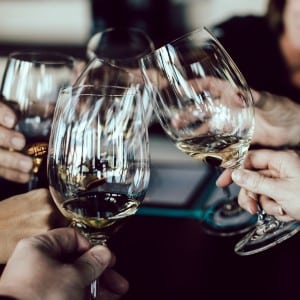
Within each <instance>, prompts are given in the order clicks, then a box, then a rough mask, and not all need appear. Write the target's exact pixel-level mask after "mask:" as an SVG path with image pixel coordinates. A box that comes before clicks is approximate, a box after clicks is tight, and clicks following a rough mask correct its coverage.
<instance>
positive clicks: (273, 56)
mask: <svg viewBox="0 0 300 300" xmlns="http://www.w3.org/2000/svg"><path fill="white" fill-rule="evenodd" d="M212 31H213V33H214V34H215V35H216V37H217V38H218V39H219V41H220V42H221V44H222V45H223V46H224V48H225V49H226V50H227V52H228V53H229V54H230V56H231V57H232V59H233V60H234V62H235V63H236V65H237V66H238V68H239V69H240V71H241V72H242V73H243V75H244V77H245V79H246V81H247V82H248V85H249V86H250V87H251V88H253V89H256V90H258V91H268V92H270V93H273V94H277V95H282V96H286V97H289V98H291V99H292V100H294V101H297V102H299V103H300V89H297V88H295V87H294V86H293V85H292V83H291V82H290V74H289V70H288V68H287V65H286V63H285V61H284V58H283V56H282V54H281V52H280V48H279V44H278V43H279V41H278V37H276V36H275V35H274V33H273V32H272V31H271V30H270V28H269V26H268V23H267V21H266V19H265V18H264V17H260V16H242V17H233V18H231V19H229V20H227V21H225V22H223V23H220V24H218V25H216V26H215V27H214V28H213V29H212Z"/></svg>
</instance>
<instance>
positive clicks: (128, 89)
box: [60, 84, 139, 96]
mask: <svg viewBox="0 0 300 300" xmlns="http://www.w3.org/2000/svg"><path fill="white" fill-rule="evenodd" d="M80 89H95V91H96V93H94V92H87V93H85V94H83V95H99V96H100V95H110V96H122V95H124V91H126V94H127V95H135V94H137V93H138V92H139V90H138V88H137V87H124V86H117V85H93V84H83V85H71V86H67V87H64V88H62V89H61V90H60V93H61V94H65V93H69V92H70V91H71V92H72V93H73V91H75V92H76V91H78V90H80ZM107 89H111V90H113V91H115V92H114V93H111V92H110V93H106V92H101V91H105V90H107ZM117 91H119V92H117ZM121 91H123V92H121Z"/></svg>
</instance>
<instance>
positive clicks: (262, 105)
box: [252, 90, 300, 147]
mask: <svg viewBox="0 0 300 300" xmlns="http://www.w3.org/2000/svg"><path fill="white" fill-rule="evenodd" d="M252 95H253V99H254V104H255V130H254V135H253V139H252V143H253V144H260V145H264V146H269V147H280V146H290V147H297V146H298V145H299V144H300V126H299V116H300V105H299V104H297V103H295V102H293V101H292V100H290V99H289V98H286V97H282V96H277V95H273V94H270V93H267V92H257V91H255V90H252Z"/></svg>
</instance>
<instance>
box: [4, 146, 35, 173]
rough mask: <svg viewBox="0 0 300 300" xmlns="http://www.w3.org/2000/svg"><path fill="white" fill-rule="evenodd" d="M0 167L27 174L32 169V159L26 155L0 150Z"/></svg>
mask: <svg viewBox="0 0 300 300" xmlns="http://www.w3.org/2000/svg"><path fill="white" fill-rule="evenodd" d="M0 166H1V167H3V168H9V169H14V170H16V171H20V172H23V173H28V172H30V171H31V169H32V166H33V162H32V158H31V157H29V156H27V155H24V154H22V153H19V152H14V151H9V150H5V149H1V148H0Z"/></svg>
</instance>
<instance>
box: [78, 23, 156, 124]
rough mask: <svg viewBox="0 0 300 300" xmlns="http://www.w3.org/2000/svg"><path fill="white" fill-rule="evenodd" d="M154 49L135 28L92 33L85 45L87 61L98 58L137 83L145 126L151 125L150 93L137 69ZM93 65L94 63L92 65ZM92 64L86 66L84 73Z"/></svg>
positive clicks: (120, 28)
mask: <svg viewBox="0 0 300 300" xmlns="http://www.w3.org/2000/svg"><path fill="white" fill-rule="evenodd" d="M153 50H154V43H153V41H152V40H151V38H150V37H149V35H148V34H147V33H146V32H144V31H143V30H141V29H139V28H135V27H129V28H124V27H112V28H107V29H105V30H103V31H100V32H97V33H95V34H94V35H93V36H92V37H91V38H90V40H89V41H88V44H87V57H88V59H89V60H93V59H97V58H98V59H101V60H105V61H107V62H109V63H111V64H112V65H115V66H118V67H120V68H123V69H126V70H127V71H128V72H130V73H132V74H134V75H135V77H136V78H137V79H138V80H139V81H140V85H139V86H140V91H141V95H142V101H143V103H144V107H145V118H146V122H147V124H148V126H149V125H150V124H151V123H152V122H153V119H152V117H153V109H152V106H151V101H150V100H149V97H151V95H150V94H149V91H148V90H147V89H146V88H145V86H144V85H143V78H142V75H141V71H140V68H139V59H140V58H141V57H143V56H145V55H146V54H148V53H150V52H152V51H153ZM91 64H93V63H91ZM88 68H91V65H89V66H87V68H86V69H84V70H83V72H86V70H87V69H88Z"/></svg>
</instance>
